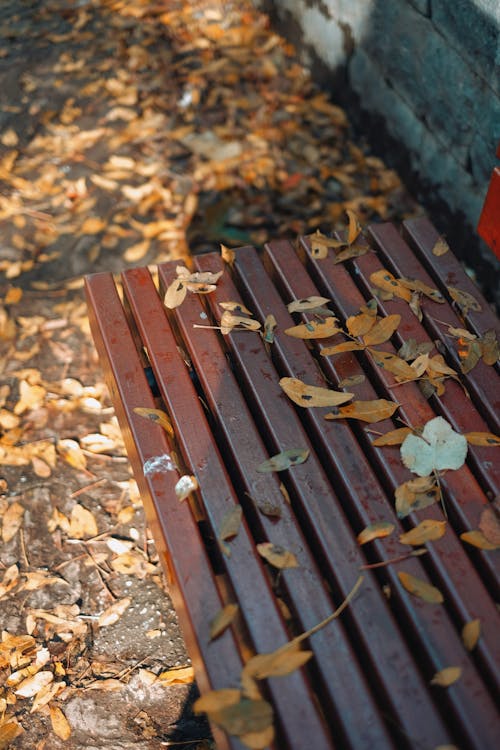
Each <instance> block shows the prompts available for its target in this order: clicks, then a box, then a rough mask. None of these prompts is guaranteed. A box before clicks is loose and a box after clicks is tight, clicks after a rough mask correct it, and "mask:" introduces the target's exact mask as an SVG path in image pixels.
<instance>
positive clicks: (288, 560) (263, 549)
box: [257, 542, 299, 570]
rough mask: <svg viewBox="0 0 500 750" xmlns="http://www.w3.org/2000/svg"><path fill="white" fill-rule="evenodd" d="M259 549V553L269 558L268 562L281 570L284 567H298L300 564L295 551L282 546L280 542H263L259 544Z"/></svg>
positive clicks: (266, 558)
mask: <svg viewBox="0 0 500 750" xmlns="http://www.w3.org/2000/svg"><path fill="white" fill-rule="evenodd" d="M257 551H258V553H259V555H262V557H263V558H264V559H265V560H267V562H268V563H270V564H271V565H273V566H274V567H275V568H279V569H280V570H282V569H284V568H298V566H299V563H298V562H297V558H296V557H295V555H294V554H293V552H290V551H289V550H287V549H284V547H280V546H279V545H278V544H272V542H262V543H261V544H258V545H257Z"/></svg>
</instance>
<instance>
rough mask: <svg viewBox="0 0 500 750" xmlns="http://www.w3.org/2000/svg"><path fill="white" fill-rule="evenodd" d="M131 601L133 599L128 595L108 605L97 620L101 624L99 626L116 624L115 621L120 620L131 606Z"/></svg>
mask: <svg viewBox="0 0 500 750" xmlns="http://www.w3.org/2000/svg"><path fill="white" fill-rule="evenodd" d="M130 603H131V599H130V597H129V596H126V597H124V598H123V599H118V600H117V601H115V602H113V604H111V606H109V607H107V608H106V609H105V610H104V611H103V612H101V614H100V615H99V619H98V621H97V624H98V625H99V627H100V628H105V627H108V626H109V625H114V624H115V622H118V620H119V619H120V617H121V616H122V615H123V613H124V612H125V611H126V610H127V609H128V607H129V606H130Z"/></svg>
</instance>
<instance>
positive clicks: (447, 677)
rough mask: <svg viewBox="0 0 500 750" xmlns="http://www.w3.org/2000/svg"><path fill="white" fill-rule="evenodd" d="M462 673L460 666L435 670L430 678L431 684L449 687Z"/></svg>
mask: <svg viewBox="0 0 500 750" xmlns="http://www.w3.org/2000/svg"><path fill="white" fill-rule="evenodd" d="M461 674H462V667H445V668H444V669H442V670H441V671H440V672H436V674H435V675H434V677H433V678H432V680H431V685H439V687H449V686H450V685H453V683H454V682H456V681H457V680H459V679H460V676H461Z"/></svg>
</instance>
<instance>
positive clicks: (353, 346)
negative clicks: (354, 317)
mask: <svg viewBox="0 0 500 750" xmlns="http://www.w3.org/2000/svg"><path fill="white" fill-rule="evenodd" d="M364 349H365V346H364V344H358V343H357V342H356V341H344V342H343V343H342V344H335V346H325V347H323V349H322V350H321V352H320V354H321V355H322V356H323V357H329V356H330V355H333V354H343V353H344V352H361V351H363V350H364Z"/></svg>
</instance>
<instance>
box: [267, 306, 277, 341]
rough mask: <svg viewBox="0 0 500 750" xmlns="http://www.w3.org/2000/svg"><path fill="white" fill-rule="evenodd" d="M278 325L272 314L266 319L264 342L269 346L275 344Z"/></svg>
mask: <svg viewBox="0 0 500 750" xmlns="http://www.w3.org/2000/svg"><path fill="white" fill-rule="evenodd" d="M277 325H278V323H277V322H276V318H275V317H274V315H272V313H270V314H269V315H267V316H266V319H265V321H264V341H265V342H266V343H267V344H272V343H274V329H275V328H276V326H277Z"/></svg>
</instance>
